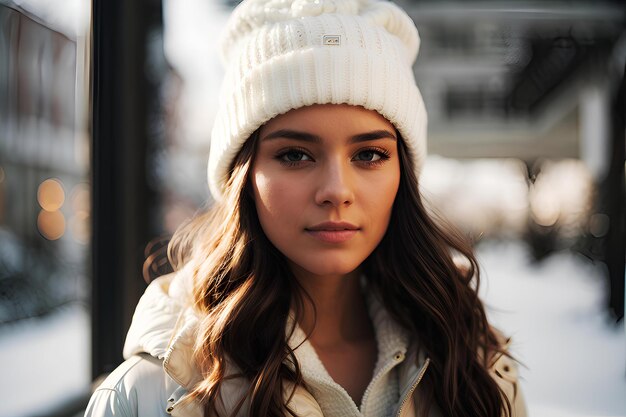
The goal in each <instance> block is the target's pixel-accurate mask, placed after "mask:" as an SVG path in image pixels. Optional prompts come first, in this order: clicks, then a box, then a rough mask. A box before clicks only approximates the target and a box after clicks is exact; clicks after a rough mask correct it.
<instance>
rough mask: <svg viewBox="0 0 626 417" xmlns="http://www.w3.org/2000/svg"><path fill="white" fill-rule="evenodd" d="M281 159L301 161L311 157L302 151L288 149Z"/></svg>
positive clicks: (308, 159)
mask: <svg viewBox="0 0 626 417" xmlns="http://www.w3.org/2000/svg"><path fill="white" fill-rule="evenodd" d="M280 159H281V160H282V161H284V162H301V161H310V160H311V158H310V157H309V156H308V155H307V154H305V153H304V152H300V151H288V152H285V153H284V154H282V155H281V156H280Z"/></svg>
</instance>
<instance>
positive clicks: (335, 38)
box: [322, 35, 341, 46]
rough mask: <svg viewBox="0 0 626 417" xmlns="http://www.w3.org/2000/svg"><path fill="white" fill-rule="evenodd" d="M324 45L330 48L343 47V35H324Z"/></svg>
mask: <svg viewBox="0 0 626 417" xmlns="http://www.w3.org/2000/svg"><path fill="white" fill-rule="evenodd" d="M322 43H323V44H324V45H330V46H337V45H341V35H324V37H323V38H322Z"/></svg>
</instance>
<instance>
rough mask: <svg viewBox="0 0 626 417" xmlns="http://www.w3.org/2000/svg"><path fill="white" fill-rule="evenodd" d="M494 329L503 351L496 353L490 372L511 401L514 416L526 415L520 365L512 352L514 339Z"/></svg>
mask: <svg viewBox="0 0 626 417" xmlns="http://www.w3.org/2000/svg"><path fill="white" fill-rule="evenodd" d="M493 331H494V334H495V336H496V338H497V340H498V342H499V344H500V347H501V352H496V353H494V355H493V357H492V358H491V360H490V364H491V365H490V367H489V374H490V375H491V377H492V378H493V379H494V380H495V381H496V383H497V384H498V386H499V387H500V389H501V390H502V391H503V393H504V394H505V395H506V397H507V398H508V400H509V401H510V403H511V408H512V411H513V414H512V415H513V417H525V416H526V415H527V411H526V401H525V399H524V394H523V393H522V389H521V387H520V382H519V369H518V368H519V365H518V362H517V361H516V360H515V359H514V358H513V357H512V356H511V354H510V347H511V344H512V339H511V338H507V337H505V336H504V334H503V333H501V332H500V331H498V330H496V329H493Z"/></svg>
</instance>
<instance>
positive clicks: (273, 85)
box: [208, 0, 427, 199]
mask: <svg viewBox="0 0 626 417" xmlns="http://www.w3.org/2000/svg"><path fill="white" fill-rule="evenodd" d="M418 49H419V36H418V33H417V29H416V28H415V25H414V24H413V22H412V20H411V19H410V18H409V16H408V15H406V13H405V12H404V11H402V10H401V9H400V8H398V7H397V6H395V5H394V4H393V3H390V2H379V1H370V0H336V1H332V0H296V1H287V0H274V1H267V0H245V1H243V2H242V3H241V4H240V5H239V6H238V7H237V8H236V9H235V11H234V12H233V14H232V16H231V18H230V20H229V23H228V25H227V29H226V33H225V36H224V37H223V40H222V58H223V63H224V66H225V77H224V82H223V84H222V90H221V93H220V109H219V111H218V113H217V115H216V119H215V123H214V126H213V132H212V137H211V153H210V156H209V166H208V179H209V185H210V189H211V192H212V194H213V196H214V198H215V199H220V197H221V196H222V194H223V191H224V187H225V184H226V181H227V180H228V176H229V169H230V166H231V164H232V161H233V159H234V157H235V156H236V155H237V153H238V152H239V150H240V149H241V147H242V145H243V144H244V142H245V141H246V140H247V139H248V138H249V137H250V135H251V134H252V133H253V132H254V131H255V130H257V129H258V128H259V127H260V126H261V125H263V124H264V123H265V122H267V121H268V120H270V119H272V118H273V117H275V116H277V115H279V114H283V113H286V112H288V111H289V110H291V109H297V108H300V107H303V106H307V105H312V104H330V103H332V104H351V105H356V106H363V107H365V108H366V109H370V110H375V111H377V112H379V113H380V114H381V115H383V116H384V117H385V118H386V119H387V120H389V121H390V122H391V123H392V124H394V126H395V127H396V128H397V129H398V131H399V132H400V134H401V135H402V137H403V138H404V140H405V141H406V144H407V147H408V149H409V152H410V155H411V157H412V160H413V161H414V165H415V169H416V170H417V172H418V174H419V170H420V167H421V165H422V163H423V159H424V157H425V153H426V123H427V117H426V110H425V108H424V103H423V101H422V97H421V95H420V93H419V90H418V88H417V86H416V84H415V79H414V76H413V71H412V64H413V62H414V61H415V58H416V56H417V52H418Z"/></svg>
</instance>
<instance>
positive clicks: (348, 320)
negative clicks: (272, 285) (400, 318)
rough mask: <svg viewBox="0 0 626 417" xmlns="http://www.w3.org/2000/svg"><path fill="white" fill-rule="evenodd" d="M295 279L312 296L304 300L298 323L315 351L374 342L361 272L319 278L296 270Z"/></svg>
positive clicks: (294, 270) (294, 269)
mask: <svg viewBox="0 0 626 417" xmlns="http://www.w3.org/2000/svg"><path fill="white" fill-rule="evenodd" d="M293 272H294V275H295V276H296V279H297V280H298V282H299V283H300V285H301V286H302V288H303V289H304V290H305V291H306V292H307V294H308V295H309V296H310V297H311V300H312V302H313V304H314V305H315V309H314V308H313V305H312V304H311V300H308V299H307V297H303V300H304V311H303V312H302V313H303V315H302V317H301V320H300V322H299V325H300V327H301V328H302V330H304V332H305V333H307V334H310V338H309V341H310V342H311V343H312V344H313V346H315V347H316V348H321V349H324V348H332V347H335V346H340V345H343V344H346V343H355V342H359V341H363V340H371V339H372V338H373V337H374V332H373V327H372V323H371V320H370V318H369V314H368V311H367V305H366V302H365V298H364V296H363V293H362V291H361V285H360V282H359V280H360V271H359V270H355V271H353V272H351V273H349V274H346V275H334V276H317V275H313V274H311V273H309V272H308V271H304V270H302V269H299V268H297V267H295V268H293Z"/></svg>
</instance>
